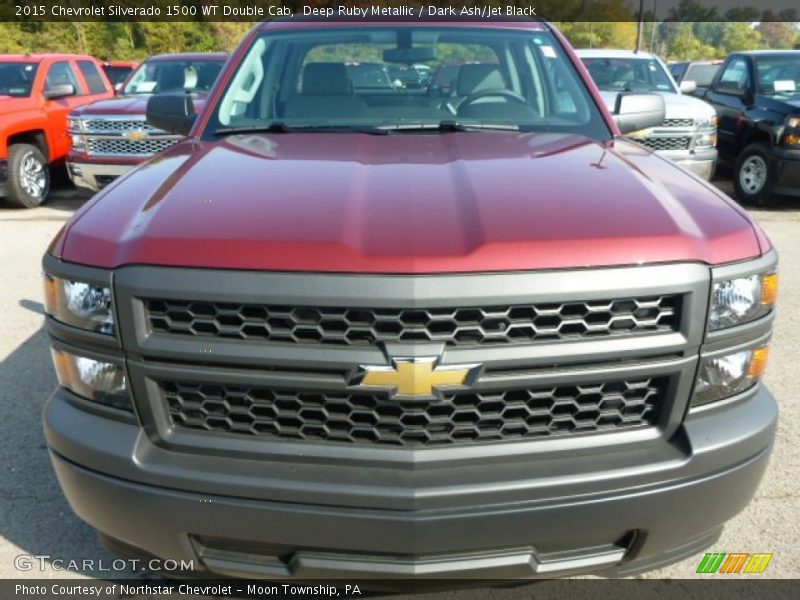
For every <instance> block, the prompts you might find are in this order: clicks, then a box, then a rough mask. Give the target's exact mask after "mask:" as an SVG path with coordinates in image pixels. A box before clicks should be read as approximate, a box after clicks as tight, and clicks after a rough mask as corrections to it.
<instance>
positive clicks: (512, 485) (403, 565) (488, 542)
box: [44, 386, 777, 580]
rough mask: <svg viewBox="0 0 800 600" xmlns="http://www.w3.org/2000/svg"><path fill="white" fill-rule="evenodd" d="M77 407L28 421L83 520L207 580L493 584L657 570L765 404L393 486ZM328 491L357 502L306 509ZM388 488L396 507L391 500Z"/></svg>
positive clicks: (761, 442) (750, 479) (768, 403)
mask: <svg viewBox="0 0 800 600" xmlns="http://www.w3.org/2000/svg"><path fill="white" fill-rule="evenodd" d="M86 408H87V407H86V406H84V405H83V403H82V402H81V401H80V400H78V399H77V398H75V397H74V396H71V395H70V394H69V393H67V392H64V391H63V390H58V391H57V392H56V393H55V394H54V395H53V396H52V397H51V398H50V400H49V402H48V404H47V406H46V408H45V415H44V420H45V432H46V437H47V441H48V444H49V447H50V452H51V456H52V460H53V464H54V467H55V471H56V474H57V476H58V479H59V482H60V484H61V487H62V488H63V490H64V493H65V495H66V497H67V499H68V501H69V503H70V505H71V506H72V508H73V510H74V511H75V512H76V513H77V514H78V515H79V516H80V517H81V518H82V519H84V520H85V521H86V522H88V523H89V524H90V525H92V526H93V527H95V528H96V529H97V530H99V531H100V532H101V533H103V534H104V535H106V536H108V537H110V538H112V539H114V540H118V541H120V542H122V544H124V545H126V546H129V547H132V548H135V549H137V550H138V551H140V552H141V553H142V554H143V555H155V556H158V557H162V558H173V559H176V560H181V559H183V560H192V561H194V565H195V568H196V569H200V570H201V571H204V572H206V573H207V574H208V575H209V576H215V575H223V576H228V575H232V576H245V577H262V578H271V579H279V578H303V579H306V578H338V577H346V578H376V577H377V578H391V579H402V578H415V579H416V578H440V579H463V578H477V579H493V580H495V579H511V578H514V579H515V578H536V577H550V576H555V575H558V576H563V575H569V574H576V573H585V572H596V573H604V574H609V575H627V574H631V573H635V572H638V571H642V570H647V569H651V568H655V567H657V566H659V565H661V564H666V563H669V562H674V561H676V560H678V559H680V558H683V557H685V556H688V555H691V554H693V553H695V552H697V551H699V550H700V549H702V548H704V547H706V546H708V545H709V544H711V543H713V541H714V540H715V539H716V537H717V536H718V534H719V532H720V530H721V527H722V525H723V524H724V523H725V521H727V520H728V519H730V518H731V517H733V516H734V515H735V514H737V513H738V512H739V511H740V510H742V509H743V508H744V506H745V505H746V504H747V503H748V501H749V500H750V498H751V497H752V496H753V494H754V492H755V490H756V487H757V486H758V483H759V481H760V479H761V477H762V475H763V472H764V469H765V467H766V464H767V459H768V456H769V452H770V450H771V447H772V442H773V436H774V430H775V425H776V420H777V405H776V403H775V400H774V399H773V397H772V396H771V394H770V393H769V392H768V391H767V389H766V388H764V387H763V386H758V388H757V389H756V390H755V391H753V392H750V393H749V394H745V395H742V396H740V397H738V398H735V399H731V400H728V401H724V402H721V403H718V404H717V405H710V406H708V407H706V408H703V409H701V410H696V411H693V412H692V413H690V414H689V416H688V417H687V418H686V420H685V421H684V423H683V424H682V425H681V426H680V427H679V428H678V430H677V431H676V432H675V434H674V435H672V436H671V437H670V439H669V440H665V439H659V440H653V442H652V443H651V444H649V445H644V446H643V445H641V444H638V445H636V446H631V447H625V446H622V447H619V446H618V447H616V448H613V447H612V448H609V449H606V450H604V451H601V452H598V451H592V452H587V453H585V454H584V455H583V456H573V457H571V458H570V459H569V462H568V463H565V462H564V460H563V459H557V458H555V459H550V460H544V461H529V460H528V461H521V462H520V461H517V462H514V461H504V462H502V463H498V464H497V465H494V466H492V467H491V468H487V464H486V462H484V461H476V463H474V464H472V465H468V466H459V467H457V468H447V469H430V468H425V467H423V466H411V467H406V468H402V469H398V468H396V467H394V468H391V470H392V473H391V475H392V478H393V481H394V482H395V485H394V486H392V487H381V486H380V485H379V484H378V483H376V482H380V481H381V480H382V479H384V478H385V476H386V474H387V473H386V472H387V470H388V469H390V467H388V466H386V465H381V464H370V465H367V466H365V465H363V464H335V463H332V464H331V465H329V466H326V465H318V464H317V465H315V464H313V463H312V462H309V463H307V464H303V463H294V464H292V465H290V466H291V468H290V469H287V468H286V467H287V465H286V464H285V463H283V464H282V463H281V462H280V461H275V462H270V461H253V460H246V459H232V458H231V457H230V456H223V455H219V456H218V455H213V456H212V455H205V456H176V454H175V453H174V452H171V451H168V450H167V449H164V448H162V447H159V446H158V445H156V444H154V443H153V442H152V441H151V440H150V437H149V436H148V435H147V433H145V431H144V430H143V429H142V428H140V427H139V426H138V425H136V424H135V423H133V422H130V421H126V420H125V419H122V418H120V419H117V420H115V419H110V418H107V417H106V416H98V415H97V414H93V413H92V412H90V411H89V410H86ZM88 431H91V432H92V435H91V436H87V435H86V432H88ZM377 488H381V489H377ZM270 490H272V491H270ZM344 490H346V494H345V493H344ZM328 494H330V497H331V498H335V497H337V496H342V495H347V496H349V497H351V498H353V499H355V500H354V501H352V502H350V503H349V504H348V505H343V504H338V505H337V503H335V502H324V501H320V498H325V497H326V495H328ZM358 498H360V500H361V501H358V500H357V499H358ZM398 498H401V499H404V500H405V501H404V502H403V503H401V504H400V506H404V507H410V508H396V506H397V505H398V504H397V499H398Z"/></svg>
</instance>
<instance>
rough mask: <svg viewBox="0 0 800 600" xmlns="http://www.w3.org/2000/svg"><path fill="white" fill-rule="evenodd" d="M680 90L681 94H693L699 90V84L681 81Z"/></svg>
mask: <svg viewBox="0 0 800 600" xmlns="http://www.w3.org/2000/svg"><path fill="white" fill-rule="evenodd" d="M680 90H681V94H691V93H692V92H694V91H695V90H697V82H696V81H688V80H685V81H681V85H680Z"/></svg>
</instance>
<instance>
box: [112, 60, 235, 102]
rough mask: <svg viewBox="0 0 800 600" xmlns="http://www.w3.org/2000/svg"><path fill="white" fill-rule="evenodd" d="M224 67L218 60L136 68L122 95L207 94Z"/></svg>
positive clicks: (167, 62)
mask: <svg viewBox="0 0 800 600" xmlns="http://www.w3.org/2000/svg"><path fill="white" fill-rule="evenodd" d="M223 64H224V63H223V62H222V61H219V60H152V61H147V62H145V63H142V64H141V65H139V68H138V69H136V72H135V73H134V74H133V75H131V78H130V79H129V80H128V83H126V84H125V89H124V90H123V93H124V94H160V93H162V92H180V91H183V90H185V91H188V92H207V91H208V90H210V89H211V86H213V85H214V81H215V80H216V79H217V75H219V72H220V71H221V70H222V65H223Z"/></svg>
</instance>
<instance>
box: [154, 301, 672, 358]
mask: <svg viewBox="0 0 800 600" xmlns="http://www.w3.org/2000/svg"><path fill="white" fill-rule="evenodd" d="M680 300H681V297H680V295H664V296H649V297H640V298H623V299H612V300H592V301H585V302H568V303H554V304H525V305H505V306H483V307H472V308H469V307H466V308H464V307H453V308H429V309H422V308H420V309H416V308H414V309H388V308H387V309H383V308H374V309H368V308H342V307H337V308H332V307H327V308H324V307H288V306H275V305H261V304H226V303H218V302H189V301H178V300H164V299H158V300H157V299H147V300H145V301H144V305H145V310H146V312H147V319H148V322H149V325H150V328H151V330H152V331H154V332H160V333H164V334H172V335H181V336H194V337H216V338H234V339H241V340H253V341H261V342H277V343H288V344H330V345H340V346H351V345H374V344H375V343H378V342H397V341H423V342H424V341H434V342H444V343H445V344H446V345H449V346H460V345H478V344H512V343H529V342H539V341H554V340H568V339H579V338H589V337H602V336H612V335H624V334H646V333H658V332H669V331H676V330H677V329H678V327H679V323H680V314H679V313H680Z"/></svg>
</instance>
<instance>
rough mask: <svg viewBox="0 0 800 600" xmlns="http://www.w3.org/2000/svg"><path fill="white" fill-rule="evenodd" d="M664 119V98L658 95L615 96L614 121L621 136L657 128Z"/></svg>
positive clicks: (630, 94) (632, 93) (633, 93)
mask: <svg viewBox="0 0 800 600" xmlns="http://www.w3.org/2000/svg"><path fill="white" fill-rule="evenodd" d="M665 118H666V108H665V107H664V98H663V97H662V96H661V95H659V94H641V93H638V92H623V93H621V94H618V95H617V101H616V102H615V105H614V120H615V121H616V122H617V127H619V130H620V132H621V133H623V134H625V133H630V132H632V131H639V130H640V129H648V128H650V127H657V126H658V125H661V124H662V123H663V122H664V119H665Z"/></svg>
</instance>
